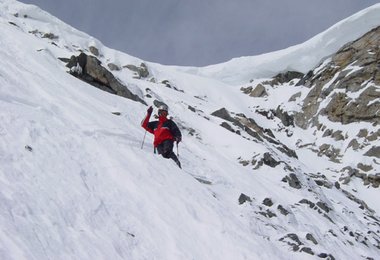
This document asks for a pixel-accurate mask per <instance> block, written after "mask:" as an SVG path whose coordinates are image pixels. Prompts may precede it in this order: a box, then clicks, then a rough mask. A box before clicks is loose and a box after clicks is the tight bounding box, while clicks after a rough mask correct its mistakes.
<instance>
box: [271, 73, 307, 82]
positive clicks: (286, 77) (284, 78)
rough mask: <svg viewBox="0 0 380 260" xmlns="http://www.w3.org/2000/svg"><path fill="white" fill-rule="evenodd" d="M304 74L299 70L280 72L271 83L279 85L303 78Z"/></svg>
mask: <svg viewBox="0 0 380 260" xmlns="http://www.w3.org/2000/svg"><path fill="white" fill-rule="evenodd" d="M303 75H304V74H303V73H301V72H298V71H287V72H285V73H279V74H277V75H276V76H275V77H274V78H273V80H272V82H271V85H279V84H284V83H287V82H290V81H291V80H293V79H301V78H302V77H303Z"/></svg>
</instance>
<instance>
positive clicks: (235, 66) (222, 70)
mask: <svg viewBox="0 0 380 260" xmlns="http://www.w3.org/2000/svg"><path fill="white" fill-rule="evenodd" d="M379 10H380V4H376V5H374V6H371V7H369V8H367V9H364V10H362V11H360V12H358V13H356V14H354V15H352V16H350V17H348V18H346V19H344V20H342V21H341V22H339V23H337V24H335V25H334V26H332V27H330V28H329V29H327V30H326V31H324V32H322V33H320V34H318V35H316V36H315V37H313V38H311V39H310V40H308V41H306V42H304V43H302V44H299V45H295V46H292V47H289V48H287V49H284V50H279V51H276V52H272V53H266V54H262V55H257V56H248V57H240V58H234V59H232V60H230V61H227V62H225V63H220V64H215V65H210V66H206V67H201V68H186V67H185V68H180V69H181V70H184V71H186V72H189V73H194V74H196V75H200V76H204V77H211V78H217V79H219V80H221V81H223V82H226V83H229V84H233V85H239V84H244V83H246V82H248V81H250V80H252V79H256V78H267V77H272V76H274V75H276V74H277V73H279V72H284V71H291V70H295V71H300V72H303V73H306V72H308V71H309V70H311V69H313V68H314V67H315V66H316V65H318V63H319V62H320V61H321V59H323V58H325V57H327V56H329V55H331V54H332V53H334V52H336V51H337V50H338V49H340V48H341V47H342V46H343V45H344V44H345V43H347V42H350V41H353V40H355V39H357V38H358V37H360V36H361V35H363V34H365V33H366V32H368V31H369V30H371V29H373V28H374V27H376V26H378V25H379V20H380V11H379Z"/></svg>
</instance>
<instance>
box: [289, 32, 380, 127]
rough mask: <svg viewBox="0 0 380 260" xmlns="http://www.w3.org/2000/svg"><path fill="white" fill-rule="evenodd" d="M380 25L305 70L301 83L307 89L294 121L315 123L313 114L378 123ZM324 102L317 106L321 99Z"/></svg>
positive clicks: (334, 119) (343, 122) (342, 121)
mask: <svg viewBox="0 0 380 260" xmlns="http://www.w3.org/2000/svg"><path fill="white" fill-rule="evenodd" d="M379 61H380V26H379V27H377V28H375V29H373V30H372V31H370V32H368V33H366V34H365V35H364V36H362V37H361V38H359V39H358V40H356V41H354V42H351V43H348V44H346V45H345V46H343V47H342V48H341V49H340V50H339V51H338V52H337V53H336V54H334V55H333V56H332V57H330V58H328V59H327V60H326V61H325V62H323V63H322V64H321V66H319V67H318V68H316V69H315V70H314V71H313V72H310V73H308V74H307V75H306V76H305V77H304V78H303V79H301V81H302V83H303V84H304V85H305V86H307V87H309V88H311V89H310V91H309V94H308V95H307V97H306V99H305V100H304V103H303V106H302V113H299V114H298V115H297V116H296V120H295V123H296V124H297V125H298V126H300V127H302V128H306V127H307V126H309V125H310V124H311V125H317V124H318V122H317V116H318V115H325V116H327V117H328V119H329V120H330V121H333V122H340V123H342V124H349V123H352V122H362V121H367V122H372V123H374V124H376V125H378V124H379V123H380V112H379V111H380V91H379V90H378V87H377V86H379V85H380V62H379ZM326 101H328V103H327V105H324V106H323V107H321V103H322V102H326Z"/></svg>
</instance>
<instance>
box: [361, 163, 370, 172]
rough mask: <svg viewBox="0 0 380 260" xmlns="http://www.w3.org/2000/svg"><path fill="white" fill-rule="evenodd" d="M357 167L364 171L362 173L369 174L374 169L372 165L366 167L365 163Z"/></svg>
mask: <svg viewBox="0 0 380 260" xmlns="http://www.w3.org/2000/svg"><path fill="white" fill-rule="evenodd" d="M357 167H358V168H359V169H360V170H362V171H365V172H369V171H370V170H372V169H373V167H372V166H371V165H365V164H363V163H358V165H357Z"/></svg>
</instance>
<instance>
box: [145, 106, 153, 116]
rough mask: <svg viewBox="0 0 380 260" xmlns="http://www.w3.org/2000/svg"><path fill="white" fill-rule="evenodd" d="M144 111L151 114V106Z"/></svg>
mask: <svg viewBox="0 0 380 260" xmlns="http://www.w3.org/2000/svg"><path fill="white" fill-rule="evenodd" d="M146 112H147V113H148V114H149V115H150V114H152V112H153V107H152V106H150V107H149V108H148V110H147V111H146Z"/></svg>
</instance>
